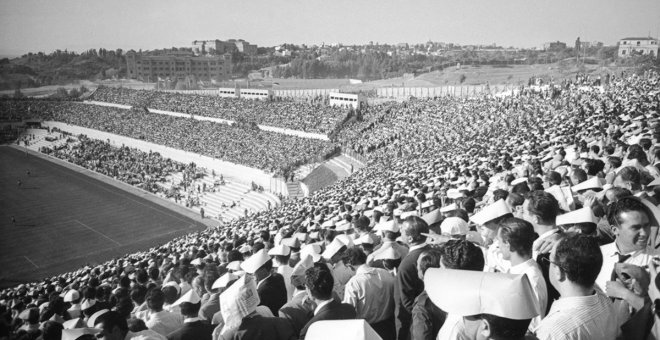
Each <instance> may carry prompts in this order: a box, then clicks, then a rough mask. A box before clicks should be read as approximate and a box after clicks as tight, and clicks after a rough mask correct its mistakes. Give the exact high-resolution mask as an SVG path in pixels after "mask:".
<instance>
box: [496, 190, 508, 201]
mask: <svg viewBox="0 0 660 340" xmlns="http://www.w3.org/2000/svg"><path fill="white" fill-rule="evenodd" d="M508 196H509V192H508V191H506V190H504V189H497V190H495V191H493V201H494V202H497V201H499V200H500V199H506V198H507V197H508Z"/></svg>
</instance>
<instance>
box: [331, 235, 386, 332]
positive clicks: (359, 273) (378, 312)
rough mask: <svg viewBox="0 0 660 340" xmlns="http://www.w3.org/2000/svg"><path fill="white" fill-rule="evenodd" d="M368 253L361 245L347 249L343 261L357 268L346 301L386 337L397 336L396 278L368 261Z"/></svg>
mask: <svg viewBox="0 0 660 340" xmlns="http://www.w3.org/2000/svg"><path fill="white" fill-rule="evenodd" d="M366 260H367V255H366V254H364V252H363V251H362V250H361V249H359V248H351V249H348V250H347V251H346V252H345V253H344V255H343V259H342V261H343V262H344V263H345V264H346V265H347V266H349V267H351V268H353V270H354V271H355V276H353V277H352V278H351V279H350V280H349V281H348V282H347V283H346V288H345V290H344V297H343V302H344V303H347V304H349V305H352V306H353V307H355V311H356V313H357V318H359V319H364V320H366V321H367V323H369V325H370V326H371V327H372V328H373V329H374V330H375V331H376V332H377V333H378V334H379V335H380V336H381V338H383V340H387V339H391V340H394V339H396V337H395V335H396V327H395V323H394V287H395V284H396V278H395V277H394V276H392V275H391V274H390V273H389V272H388V271H386V270H385V269H381V268H373V267H370V266H368V265H367V264H366Z"/></svg>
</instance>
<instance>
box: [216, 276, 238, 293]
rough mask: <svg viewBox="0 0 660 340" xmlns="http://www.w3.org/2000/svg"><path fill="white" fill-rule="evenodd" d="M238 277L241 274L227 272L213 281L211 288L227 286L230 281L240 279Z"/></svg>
mask: <svg viewBox="0 0 660 340" xmlns="http://www.w3.org/2000/svg"><path fill="white" fill-rule="evenodd" d="M238 278H239V276H238V275H236V274H234V273H225V274H224V275H222V276H220V277H219V278H218V279H217V280H215V282H213V286H211V289H218V288H226V287H227V285H228V284H229V283H230V282H232V281H235V280H238Z"/></svg>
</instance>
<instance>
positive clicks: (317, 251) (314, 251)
mask: <svg viewBox="0 0 660 340" xmlns="http://www.w3.org/2000/svg"><path fill="white" fill-rule="evenodd" d="M307 255H309V256H310V257H311V258H312V260H313V261H314V262H318V261H319V260H320V259H321V246H320V245H318V244H306V245H305V246H304V247H302V249H301V250H300V258H303V257H305V256H307Z"/></svg>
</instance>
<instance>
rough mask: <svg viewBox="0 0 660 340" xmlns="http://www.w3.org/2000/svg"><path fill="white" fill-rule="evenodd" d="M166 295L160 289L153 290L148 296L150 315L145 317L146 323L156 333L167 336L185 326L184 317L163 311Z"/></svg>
mask: <svg viewBox="0 0 660 340" xmlns="http://www.w3.org/2000/svg"><path fill="white" fill-rule="evenodd" d="M164 303H165V294H164V293H163V291H162V290H160V289H152V290H151V291H150V292H149V294H148V295H147V306H148V307H149V313H148V314H147V315H145V319H143V320H144V323H145V324H146V325H147V327H148V328H149V329H150V330H152V331H155V332H156V333H158V334H160V335H163V336H167V335H168V334H170V333H172V332H174V331H175V330H177V329H179V328H180V327H181V326H182V325H183V317H182V316H181V315H177V314H174V313H170V312H168V311H166V310H163V304H164Z"/></svg>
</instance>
